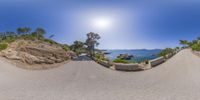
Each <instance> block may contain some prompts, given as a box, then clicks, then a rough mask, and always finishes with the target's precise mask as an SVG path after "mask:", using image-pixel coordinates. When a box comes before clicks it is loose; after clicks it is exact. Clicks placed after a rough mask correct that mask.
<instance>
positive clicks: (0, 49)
mask: <svg viewBox="0 0 200 100" xmlns="http://www.w3.org/2000/svg"><path fill="white" fill-rule="evenodd" d="M7 48H8V44H6V43H1V44H0V51H2V50H5V49H7Z"/></svg>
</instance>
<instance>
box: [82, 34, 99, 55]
mask: <svg viewBox="0 0 200 100" xmlns="http://www.w3.org/2000/svg"><path fill="white" fill-rule="evenodd" d="M99 39H100V36H99V34H97V33H93V32H90V33H88V34H87V40H86V42H85V44H86V45H87V50H88V53H89V55H90V56H91V57H93V56H94V54H95V46H98V45H99V43H98V40H99Z"/></svg>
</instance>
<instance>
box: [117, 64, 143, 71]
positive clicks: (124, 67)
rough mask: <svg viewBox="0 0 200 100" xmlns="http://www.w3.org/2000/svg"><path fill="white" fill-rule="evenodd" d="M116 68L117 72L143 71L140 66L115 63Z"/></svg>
mask: <svg viewBox="0 0 200 100" xmlns="http://www.w3.org/2000/svg"><path fill="white" fill-rule="evenodd" d="M114 67H115V69H116V70H121V71H139V70H142V69H141V66H140V65H139V64H121V63H114Z"/></svg>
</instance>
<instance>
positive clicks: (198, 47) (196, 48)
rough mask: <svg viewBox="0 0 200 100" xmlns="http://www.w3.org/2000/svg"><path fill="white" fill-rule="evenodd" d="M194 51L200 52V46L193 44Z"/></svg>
mask: <svg viewBox="0 0 200 100" xmlns="http://www.w3.org/2000/svg"><path fill="white" fill-rule="evenodd" d="M191 48H192V50H195V51H200V44H193V45H192V46H191Z"/></svg>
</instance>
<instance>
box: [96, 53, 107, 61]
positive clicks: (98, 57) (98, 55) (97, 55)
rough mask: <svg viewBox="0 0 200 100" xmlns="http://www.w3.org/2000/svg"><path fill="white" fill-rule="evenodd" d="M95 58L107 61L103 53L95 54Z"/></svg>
mask: <svg viewBox="0 0 200 100" xmlns="http://www.w3.org/2000/svg"><path fill="white" fill-rule="evenodd" d="M95 58H97V59H98V60H101V61H108V59H107V58H105V56H104V55H103V54H95Z"/></svg>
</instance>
